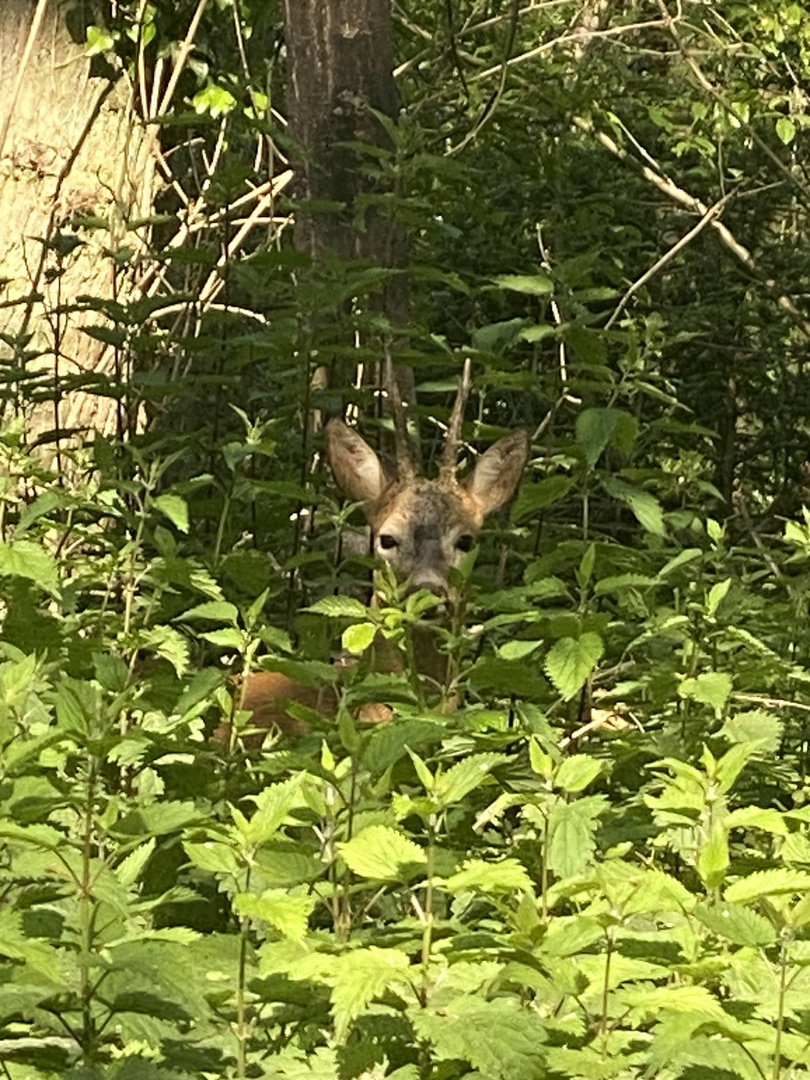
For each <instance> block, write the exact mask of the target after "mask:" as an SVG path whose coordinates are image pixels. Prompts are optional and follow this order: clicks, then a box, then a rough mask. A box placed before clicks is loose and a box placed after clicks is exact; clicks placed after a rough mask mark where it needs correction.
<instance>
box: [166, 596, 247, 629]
mask: <svg viewBox="0 0 810 1080" xmlns="http://www.w3.org/2000/svg"><path fill="white" fill-rule="evenodd" d="M178 618H180V619H185V620H187V621H188V620H191V619H206V620H208V621H209V622H218V623H227V624H228V625H229V626H236V625H237V623H238V622H239V609H238V608H237V607H236V605H235V604H229V603H228V601H227V600H208V601H206V603H204V604H197V605H196V606H195V607H192V608H189V609H188V611H184V612H183V614H182V615H180V616H178Z"/></svg>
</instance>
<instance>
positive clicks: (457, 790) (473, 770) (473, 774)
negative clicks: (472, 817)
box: [433, 753, 509, 808]
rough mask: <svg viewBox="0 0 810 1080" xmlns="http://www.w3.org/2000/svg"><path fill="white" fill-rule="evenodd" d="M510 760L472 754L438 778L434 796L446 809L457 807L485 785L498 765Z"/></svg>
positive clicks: (500, 755) (496, 756) (504, 757)
mask: <svg viewBox="0 0 810 1080" xmlns="http://www.w3.org/2000/svg"><path fill="white" fill-rule="evenodd" d="M508 760H509V757H508V755H507V754H496V753H485V754H472V755H470V757H466V758H464V759H463V760H462V761H459V762H457V763H456V764H455V765H453V766H452V768H450V769H448V770H447V772H445V773H439V774H438V775H437V776H436V778H435V786H434V789H433V794H434V795H435V797H436V798H437V799H438V800H440V801H441V803H442V805H443V806H444V807H446V808H447V807H450V806H455V805H456V803H460V802H461V800H462V799H464V798H465V796H467V795H469V793H470V792H471V791H474V790H475V789H476V788H477V787H479V786H480V785H481V784H483V783H484V781H485V780H486V778H487V777H488V776H489V774H490V773H491V772H492V770H493V769H494V768H495V767H496V766H497V765H501V764H503V763H504V762H506V761H508Z"/></svg>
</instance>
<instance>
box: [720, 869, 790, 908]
mask: <svg viewBox="0 0 810 1080" xmlns="http://www.w3.org/2000/svg"><path fill="white" fill-rule="evenodd" d="M808 889H810V874H808V873H805V871H803V870H789V869H786V868H783V869H779V870H758V871H756V873H754V874H749V875H748V877H744V878H740V880H739V881H735V882H734V883H733V884H732V885H729V886H728V888H727V889H726V891H725V896H724V898H725V899H726V900H727V901H728V902H729V903H730V904H749V903H751V901H753V900H763V899H767V898H768V897H771V896H784V895H792V894H793V893H803V892H807V890H808Z"/></svg>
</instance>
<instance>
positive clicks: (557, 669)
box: [543, 630, 605, 701]
mask: <svg viewBox="0 0 810 1080" xmlns="http://www.w3.org/2000/svg"><path fill="white" fill-rule="evenodd" d="M604 651H605V647H604V644H603V642H602V639H601V637H600V636H599V635H598V634H596V633H594V632H593V631H590V630H588V631H586V632H585V633H584V634H582V636H581V637H579V638H570V637H566V638H560V640H559V641H557V642H555V643H554V645H553V646H552V647H551V649H550V650H549V652H548V655H547V656H546V660H545V664H544V665H543V670H544V671H545V673H546V675H548V677H549V679H551V681H552V682H553V683H554V685H555V687H556V688H557V690H558V691H559V692H560V694H561V695H562V697H563V698H564V699H565V700H566V701H567V700H569V699H570V698H572V697H574V695H575V694H577V693H578V692H579V691H580V690H581V689H582V687H583V686H584V685H585V680H586V679H587V678H588V676H589V675H590V674H591V672H592V671H593V669H594V668H595V667H596V665H597V664H598V663H599V661H600V659H601V658H602V654H603V653H604Z"/></svg>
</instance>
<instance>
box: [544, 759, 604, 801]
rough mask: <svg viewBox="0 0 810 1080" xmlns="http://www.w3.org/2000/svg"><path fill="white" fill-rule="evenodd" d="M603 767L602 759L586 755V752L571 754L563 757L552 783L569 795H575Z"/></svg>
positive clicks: (583, 788) (582, 789)
mask: <svg viewBox="0 0 810 1080" xmlns="http://www.w3.org/2000/svg"><path fill="white" fill-rule="evenodd" d="M604 767H605V763H604V762H603V761H598V760H597V759H596V758H592V757H588V755H587V754H572V755H571V756H570V757H565V758H563V760H562V762H561V764H560V767H559V769H558V770H557V773H556V775H555V777H554V785H555V787H559V788H562V789H563V791H567V792H568V793H569V794H571V795H576V794H578V793H579V792H580V791H584V790H585V788H586V787H587V786H588V784H590V783H591V782H592V781H594V780H595V779H596V777H597V776H598V775H599V774H600V773H601V772H602V770H603V769H604Z"/></svg>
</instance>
